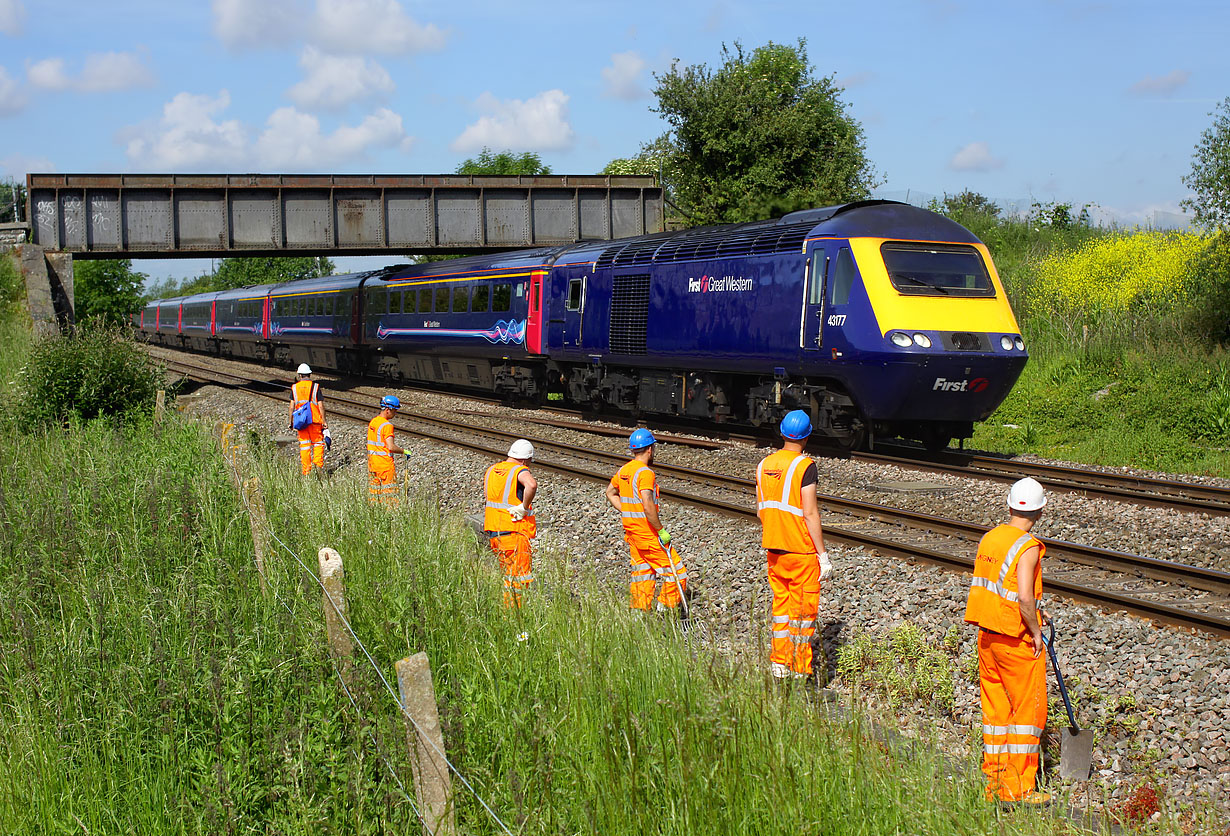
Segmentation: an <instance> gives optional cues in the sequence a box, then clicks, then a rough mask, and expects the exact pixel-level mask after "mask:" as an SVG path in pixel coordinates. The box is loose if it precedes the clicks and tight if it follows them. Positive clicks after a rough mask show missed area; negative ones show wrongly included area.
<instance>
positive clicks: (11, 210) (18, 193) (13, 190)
mask: <svg viewBox="0 0 1230 836" xmlns="http://www.w3.org/2000/svg"><path fill="white" fill-rule="evenodd" d="M25 214H26V187H25V185H24V184H23V183H18V182H16V181H14V180H12V179H11V178H7V177H6V178H5V179H3V180H0V223H11V222H13V221H17V220H20V219H21V218H22V217H24V216H25Z"/></svg>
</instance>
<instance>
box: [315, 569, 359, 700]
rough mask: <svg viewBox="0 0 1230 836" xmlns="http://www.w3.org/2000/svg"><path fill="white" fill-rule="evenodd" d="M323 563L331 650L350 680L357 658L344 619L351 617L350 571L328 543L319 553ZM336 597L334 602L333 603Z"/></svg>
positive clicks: (326, 623)
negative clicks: (347, 583) (345, 568)
mask: <svg viewBox="0 0 1230 836" xmlns="http://www.w3.org/2000/svg"><path fill="white" fill-rule="evenodd" d="M317 560H318V561H319V563H320V582H321V583H322V584H323V585H324V587H325V591H324V597H323V598H322V599H321V605H322V606H323V608H324V611H325V629H326V630H328V633H329V650H330V652H331V653H332V654H333V658H335V659H337V660H338V661H339V662H341V664H342V678H343V679H345V680H346V682H347V683H349V682H350V681H351V670H350V669H351V664H352V662H353V654H354V643H353V642H352V641H351V640H350V632H349V631H348V630H347V629H346V625H345V624H343V623H342V619H343V618H346V619H347V620H349V617H350V616H349V613H350V610H349V609H348V608H347V606H346V574H345V571H344V570H343V569H342V556H341V555H340V554H338V553H337V552H336V551H334V550H333V549H331V548H329V547H328V546H325V547H324V548H323V549H321V550H320V552H319V553H318V554H317ZM330 601H332V602H333V603H332V604H331V603H329V602H330Z"/></svg>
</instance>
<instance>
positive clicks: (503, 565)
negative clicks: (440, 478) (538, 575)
mask: <svg viewBox="0 0 1230 836" xmlns="http://www.w3.org/2000/svg"><path fill="white" fill-rule="evenodd" d="M533 459H534V445H533V444H530V443H529V442H528V441H526V440H525V439H524V438H519V439H517V440H516V441H514V442H513V443H512V446H511V447H509V448H508V458H506V459H505V460H504V461H502V462H496V463H495V464H493V465H491V467H489V468H487V475H486V476H485V477H484V478H483V487H484V490H485V494H486V500H487V503H486V507H485V509H484V512H483V530H484V531H485V533H486V535H487V537H488V538H489V540H490V542H491V550H492V551H493V552H495V554H496V557H497V558H499V561H500V569H501V570H502V571H503V572H504V606H505V607H510V608H511V607H520V606H521V591H522V590H524V589H527V588H528V587H529V586H530V584H532V583H533V582H534V573H533V567H532V565H531V562H532V559H533V558H532V555H531V553H530V540H533V539H534V537H535V536H536V535H537V534H538V524H537V521H536V520H535V517H534V494H535V493H537V492H538V482H537V481H535V479H534V477H533V476H532V475H531V474H530V469H529V467H527V465H529V463H530V462H531V461H533Z"/></svg>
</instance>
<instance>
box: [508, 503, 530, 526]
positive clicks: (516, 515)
mask: <svg viewBox="0 0 1230 836" xmlns="http://www.w3.org/2000/svg"><path fill="white" fill-rule="evenodd" d="M526 513H527V512H526V510H525V506H524V505H522V504H520V503H517V504H516V505H514V506H513V507H511V508H509V509H508V514H509V516H511V517H512V518H513V522H521V521H522V520H523V519H525V515H526Z"/></svg>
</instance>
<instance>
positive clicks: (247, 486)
mask: <svg viewBox="0 0 1230 836" xmlns="http://www.w3.org/2000/svg"><path fill="white" fill-rule="evenodd" d="M243 493H244V498H245V499H246V500H247V506H248V525H249V527H251V529H252V551H253V559H254V560H255V561H256V574H257V576H258V578H259V580H260V585H261V595H268V594H269V587H268V585H267V584H266V583H265V555H266V554H267V553H268V551H269V514H268V512H267V511H266V510H265V493H264V491H262V490H261V480H260V477H259V476H253V477H252V478H251V479H249V480H248V481H246V482H244V484H243Z"/></svg>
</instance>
